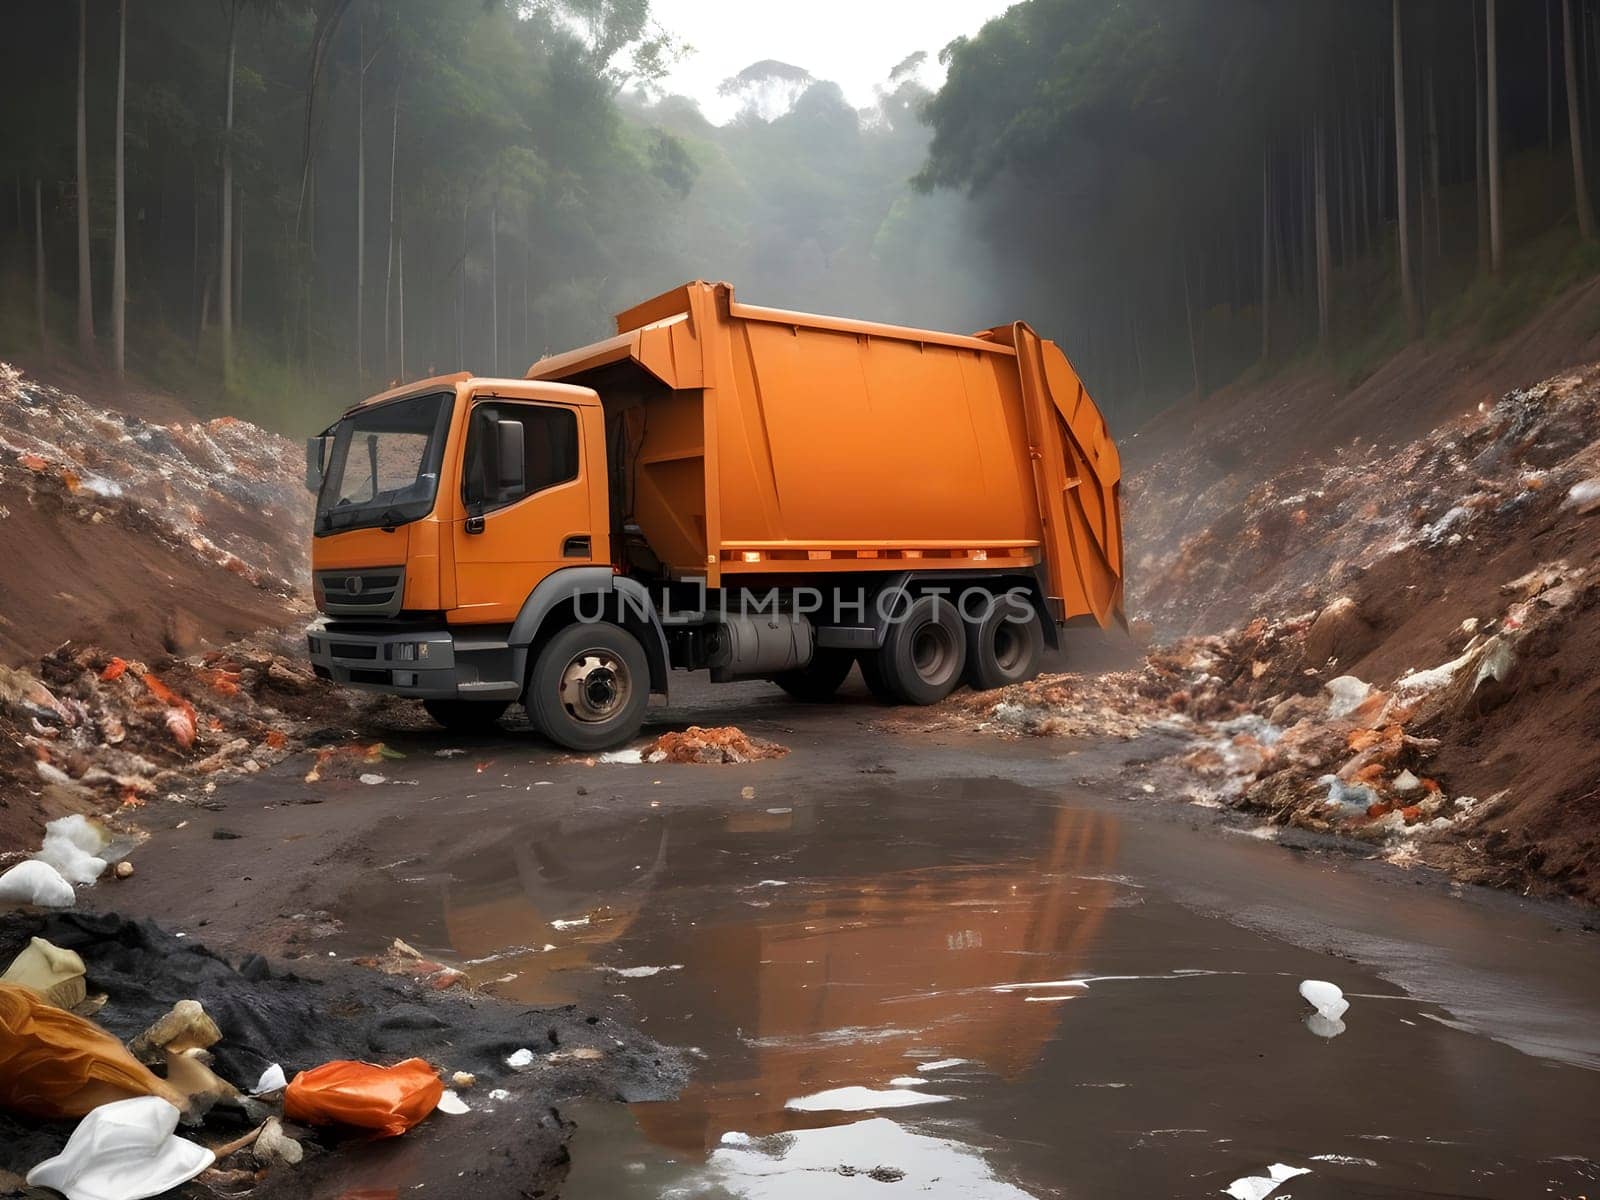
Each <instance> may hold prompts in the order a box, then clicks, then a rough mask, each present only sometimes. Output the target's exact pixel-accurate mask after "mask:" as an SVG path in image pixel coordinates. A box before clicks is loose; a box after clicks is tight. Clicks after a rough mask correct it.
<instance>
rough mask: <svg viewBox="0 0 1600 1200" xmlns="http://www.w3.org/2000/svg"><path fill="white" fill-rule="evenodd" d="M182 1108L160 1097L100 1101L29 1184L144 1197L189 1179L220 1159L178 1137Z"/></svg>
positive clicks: (69, 1193)
mask: <svg viewBox="0 0 1600 1200" xmlns="http://www.w3.org/2000/svg"><path fill="white" fill-rule="evenodd" d="M178 1115H179V1114H178V1110H177V1109H176V1108H174V1107H173V1106H172V1105H170V1104H168V1103H167V1102H166V1101H165V1100H163V1099H161V1098H160V1097H158V1096H139V1097H137V1098H135V1099H133V1100H118V1101H116V1102H115V1103H112V1104H102V1105H101V1106H100V1107H99V1108H97V1109H95V1110H94V1111H93V1112H91V1113H90V1114H89V1115H88V1116H86V1117H84V1118H83V1120H82V1121H80V1122H78V1127H77V1128H76V1129H74V1130H73V1131H72V1136H71V1137H70V1138H69V1139H67V1144H66V1147H65V1149H63V1150H62V1151H61V1153H60V1154H58V1155H56V1156H55V1157H54V1158H48V1159H46V1160H45V1161H44V1162H42V1163H40V1164H39V1165H38V1166H36V1167H34V1168H33V1170H31V1171H29V1172H28V1184H29V1186H31V1187H47V1188H54V1189H55V1190H56V1191H58V1192H61V1193H62V1194H63V1195H65V1196H66V1197H67V1200H145V1198H146V1197H149V1196H159V1195H160V1194H161V1193H162V1192H165V1191H170V1190H171V1189H172V1188H175V1187H177V1186H178V1185H179V1184H180V1183H187V1182H188V1181H189V1180H191V1179H193V1178H194V1177H195V1176H196V1175H198V1174H200V1172H201V1171H204V1170H205V1169H206V1168H207V1167H209V1166H210V1165H211V1164H212V1163H213V1162H215V1161H216V1155H214V1154H212V1153H211V1151H209V1150H207V1149H206V1148H205V1147H204V1146H197V1145H196V1144H195V1143H193V1142H189V1141H185V1140H184V1139H183V1138H180V1137H174V1136H173V1130H175V1129H176V1128H177V1127H178Z"/></svg>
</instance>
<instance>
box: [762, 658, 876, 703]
mask: <svg viewBox="0 0 1600 1200" xmlns="http://www.w3.org/2000/svg"><path fill="white" fill-rule="evenodd" d="M854 665H855V655H853V654H851V653H850V652H849V651H848V650H835V649H832V648H830V647H826V646H819V647H818V648H817V649H816V650H815V651H814V652H813V653H812V655H811V661H810V662H808V663H807V664H806V665H805V666H803V667H801V668H800V669H799V670H797V671H784V672H783V673H782V674H779V675H774V676H773V677H772V682H773V683H775V684H777V685H778V686H779V687H781V688H782V689H783V690H784V691H786V692H788V693H789V695H791V696H793V697H794V698H795V699H796V700H804V701H805V702H806V703H807V704H820V703H822V702H823V701H825V700H832V699H833V694H834V693H835V692H837V691H838V690H839V685H840V684H841V683H843V682H844V677H845V676H846V675H848V674H850V668H851V667H852V666H854Z"/></svg>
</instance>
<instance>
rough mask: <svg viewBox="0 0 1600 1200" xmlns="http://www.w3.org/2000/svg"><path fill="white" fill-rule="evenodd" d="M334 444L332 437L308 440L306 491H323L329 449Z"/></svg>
mask: <svg viewBox="0 0 1600 1200" xmlns="http://www.w3.org/2000/svg"><path fill="white" fill-rule="evenodd" d="M332 442H333V439H332V438H330V437H314V438H307V439H306V491H308V492H320V491H321V490H322V478H323V475H324V473H325V471H326V464H327V461H328V447H329V445H330V444H331V443H332Z"/></svg>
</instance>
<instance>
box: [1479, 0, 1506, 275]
mask: <svg viewBox="0 0 1600 1200" xmlns="http://www.w3.org/2000/svg"><path fill="white" fill-rule="evenodd" d="M1496 3H1497V0H1487V4H1488V7H1487V9H1486V10H1485V11H1486V13H1487V16H1486V23H1485V26H1484V34H1483V36H1484V45H1485V47H1487V55H1486V56H1487V59H1488V64H1489V66H1488V88H1489V107H1488V111H1487V113H1486V114H1485V118H1484V120H1485V123H1486V124H1487V125H1488V128H1489V269H1490V270H1491V271H1492V272H1494V274H1496V275H1498V274H1500V271H1501V269H1502V268H1503V267H1504V266H1505V228H1504V218H1503V215H1502V212H1501V208H1502V203H1501V196H1500V182H1501V181H1500V52H1499V41H1500V38H1499V21H1498V20H1497V19H1496V11H1495V10H1496Z"/></svg>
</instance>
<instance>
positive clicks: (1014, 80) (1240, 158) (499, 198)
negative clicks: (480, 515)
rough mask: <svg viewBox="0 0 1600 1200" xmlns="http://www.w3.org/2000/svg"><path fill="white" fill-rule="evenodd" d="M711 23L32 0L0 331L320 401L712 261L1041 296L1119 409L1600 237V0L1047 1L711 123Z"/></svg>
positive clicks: (482, 9)
mask: <svg viewBox="0 0 1600 1200" xmlns="http://www.w3.org/2000/svg"><path fill="white" fill-rule="evenodd" d="M751 19H752V20H757V19H766V18H762V17H756V16H752V18H751ZM692 52H693V48H692V47H689V46H685V45H683V44H682V43H681V42H680V41H679V39H677V38H676V37H675V35H674V34H673V33H672V31H670V30H668V29H664V28H663V27H662V26H661V24H660V23H659V21H658V20H657V19H656V17H655V16H654V15H653V14H652V12H651V10H650V7H649V4H648V0H520V2H518V3H503V2H500V0H491V2H489V3H485V2H484V0H383V2H382V3H378V2H377V0H165V2H163V3H161V4H154V3H149V2H148V0H143V2H142V0H77V2H75V3H73V2H64V3H48V4H46V3H30V4H24V5H19V6H17V8H16V10H15V11H14V12H13V13H12V14H11V35H10V36H9V37H8V38H7V40H6V42H5V44H4V46H3V47H0V61H3V62H4V65H5V69H6V75H7V78H8V79H9V80H10V81H11V87H12V90H13V94H14V95H28V96H30V97H32V98H33V99H32V102H31V103H30V104H27V105H21V104H12V105H8V106H6V108H5V110H4V111H3V112H0V186H3V188H4V191H3V192H0V196H4V199H5V200H7V201H9V202H8V203H0V349H5V350H7V351H9V352H13V353H18V354H23V355H27V354H75V355H76V356H78V358H79V359H80V360H82V361H86V362H92V363H94V364H96V365H97V366H98V367H102V368H103V369H105V370H107V371H109V372H113V373H117V374H121V373H124V372H132V373H134V374H135V375H136V376H137V377H139V378H141V379H146V380H149V381H151V382H153V383H156V384H159V385H163V386H168V387H172V388H175V389H182V390H184V391H188V392H202V393H206V394H213V395H215V396H216V397H217V399H216V401H215V407H217V408H218V410H219V411H221V410H226V411H236V412H239V413H241V415H246V416H250V417H252V418H253V419H257V420H260V421H263V422H265V423H267V424H271V425H274V426H278V427H281V428H285V429H289V428H295V429H298V428H302V427H304V425H305V424H306V423H307V422H308V421H309V420H311V419H313V418H314V417H315V416H318V415H321V414H323V413H325V412H327V411H329V409H330V408H336V407H338V406H339V405H341V404H343V403H347V402H348V400H349V399H350V398H351V397H352V396H353V395H354V394H357V393H362V392H366V391H370V390H373V389H375V388H377V387H380V386H382V385H384V384H386V383H388V382H390V381H392V380H397V379H405V378H415V377H419V376H421V375H424V374H427V373H430V372H438V371H447V370H454V369H457V368H458V367H466V368H468V369H472V370H475V371H478V372H481V373H494V372H509V373H520V372H521V370H522V369H523V368H524V367H525V366H526V365H527V363H528V362H530V361H531V360H532V359H534V358H536V357H538V356H539V355H540V354H541V353H543V352H545V351H547V350H558V349H561V348H564V347H567V346H569V345H572V344H577V343H579V342H582V341H585V340H589V339H592V338H595V337H598V336H602V335H604V334H605V333H606V332H607V330H608V325H607V319H608V316H609V314H610V313H611V312H613V311H615V310H616V309H618V308H621V307H624V306H626V305H628V304H630V303H633V302H635V301H637V300H638V299H641V298H643V297H645V296H648V295H652V294H655V293H656V292H658V291H661V290H664V289H665V288H667V287H670V286H673V285H674V284H676V283H679V282H682V281H683V280H685V279H688V278H693V277H711V278H727V279H729V280H731V281H732V282H734V283H735V284H736V285H738V286H739V287H740V288H741V290H742V291H743V292H744V294H745V295H747V296H748V297H750V298H752V299H756V300H759V301H760V302H762V303H768V304H775V305H780V306H787V307H796V308H803V309H822V310H827V311H838V312H842V313H845V314H847V315H853V316H866V317H872V318H876V319H884V320H893V321H902V322H908V323H918V324H930V325H937V326H943V327H951V328H979V327H983V326H987V325H992V324H995V323H998V322H1001V321H1006V320H1012V319H1017V318H1023V319H1027V320H1029V321H1030V322H1032V323H1033V324H1035V325H1036V326H1038V327H1039V328H1040V329H1042V330H1043V331H1044V332H1046V333H1047V334H1048V335H1050V336H1053V337H1056V338H1057V339H1059V340H1061V341H1062V342H1063V344H1064V345H1065V346H1066V347H1067V348H1068V351H1069V353H1070V354H1072V356H1073V359H1074V361H1075V362H1076V363H1077V365H1078V366H1079V368H1080V370H1082V372H1083V374H1084V376H1085V378H1086V379H1087V380H1088V381H1089V383H1090V386H1091V388H1092V389H1093V390H1094V391H1095V393H1096V394H1097V395H1098V396H1100V397H1101V400H1102V403H1103V404H1104V405H1105V407H1106V408H1107V409H1108V410H1109V411H1110V412H1111V413H1112V414H1113V416H1114V418H1115V419H1116V420H1118V421H1119V422H1126V421H1128V420H1132V419H1138V418H1140V417H1142V416H1144V415H1147V414H1149V413H1150V412H1152V411H1155V410H1156V409H1158V408H1160V407H1162V406H1164V405H1166V404H1170V403H1172V402H1174V401H1177V400H1180V399H1182V398H1183V397H1185V396H1190V395H1204V394H1206V393H1207V392H1208V391H1210V390H1212V389H1215V388H1217V387H1219V386H1221V385H1223V384H1226V383H1227V382H1229V381H1231V380H1234V379H1238V378H1240V377H1241V376H1247V375H1249V374H1250V373H1252V372H1253V373H1257V374H1261V373H1266V372H1271V371H1273V370H1275V369H1277V368H1279V367H1281V366H1282V365H1283V364H1285V363H1291V362H1296V361H1300V360H1302V359H1304V358H1305V357H1307V356H1320V357H1322V358H1325V359H1326V360H1327V361H1329V362H1330V363H1332V364H1334V365H1335V366H1336V367H1337V368H1338V370H1339V371H1340V372H1341V374H1342V375H1344V376H1346V377H1355V376H1359V374H1360V373H1361V372H1363V371H1365V370H1368V369H1370V368H1371V366H1372V364H1374V363H1375V362H1377V361H1378V360H1379V359H1380V358H1381V357H1382V356H1384V355H1386V354H1388V353H1390V352H1392V351H1394V350H1396V349H1398V348H1399V347H1401V346H1403V345H1404V344H1405V343H1406V342H1407V341H1408V340H1411V339H1416V338H1427V337H1436V336H1440V335H1442V334H1446V333H1449V332H1451V331H1454V330H1457V329H1462V328H1470V329H1475V330H1478V331H1480V332H1481V333H1482V334H1483V335H1484V336H1485V337H1487V338H1493V337H1494V336H1497V335H1499V334H1502V333H1504V332H1507V331H1509V329H1510V328H1512V327H1514V326H1515V325H1516V324H1517V323H1519V322H1520V321H1521V320H1522V319H1524V318H1525V317H1526V316H1527V315H1528V314H1530V313H1531V312H1532V311H1533V309H1534V308H1535V307H1536V306H1537V305H1538V304H1539V303H1541V302H1543V301H1544V300H1547V299H1548V298H1549V297H1551V296H1553V295H1555V294H1556V293H1557V292H1558V291H1559V289H1560V288H1561V287H1563V286H1565V285H1567V284H1569V283H1571V282H1573V281H1574V280H1576V279H1578V278H1580V277H1582V276H1584V275H1587V274H1589V273H1590V272H1592V271H1594V270H1596V269H1597V268H1600V256H1597V255H1596V254H1595V252H1594V248H1593V245H1592V242H1593V235H1594V216H1593V202H1592V200H1591V191H1592V186H1593V183H1594V180H1593V178H1592V175H1593V172H1594V170H1595V160H1596V159H1597V158H1600V154H1596V153H1595V152H1594V148H1593V147H1592V146H1591V145H1590V139H1591V138H1593V136H1594V133H1595V118H1596V116H1597V105H1600V101H1597V92H1600V78H1597V77H1596V76H1597V72H1600V4H1597V3H1595V2H1594V0H1518V2H1516V3H1511V2H1508V0H1498V2H1497V0H1353V2H1352V0H1301V2H1295V3H1288V2H1282V0H1025V2H1023V3H1019V4H1016V5H1014V6H1013V7H1011V8H1010V9H1009V10H1008V11H1007V12H1006V13H1005V14H1004V15H1003V16H1001V17H999V18H996V19H995V20H993V21H990V22H989V23H988V24H986V25H985V26H984V27H983V28H982V29H981V30H978V31H977V32H975V33H974V34H973V35H971V36H970V37H966V38H961V39H958V40H957V41H955V42H954V43H952V44H951V45H949V46H948V47H944V48H942V50H941V48H939V47H931V48H930V50H929V54H930V55H932V56H936V57H937V58H938V60H939V63H940V65H941V66H942V68H943V69H944V71H945V72H946V75H945V78H944V81H943V83H942V85H941V86H939V87H938V90H937V91H931V90H930V89H929V88H928V87H927V86H926V85H925V84H924V83H923V82H922V80H923V79H925V78H927V77H928V76H927V71H926V68H928V67H929V66H930V62H929V61H928V60H927V58H926V56H923V55H918V56H913V58H912V59H908V60H907V61H905V62H902V63H898V64H895V63H886V64H884V68H883V83H882V84H881V86H880V87H879V89H878V98H877V102H876V103H875V104H874V105H872V106H870V107H868V108H865V109H858V108H856V107H853V106H852V105H851V104H850V102H849V101H848V100H847V99H846V97H845V95H844V93H843V92H842V91H841V90H840V88H839V87H838V86H837V85H836V84H834V83H832V82H830V81H828V80H826V79H822V78H816V77H814V76H813V75H812V74H811V73H810V71H809V70H808V69H807V68H806V66H805V64H789V63H785V62H782V61H779V60H767V61H764V62H757V63H753V64H751V66H750V67H749V68H747V69H746V70H745V71H743V72H741V73H740V74H738V75H736V76H734V77H732V78H730V79H728V80H726V81H725V82H724V83H723V84H722V87H723V89H724V90H725V93H727V94H733V95H737V96H740V97H741V98H742V100H743V110H742V112H741V115H740V116H738V117H737V118H736V119H734V120H733V121H731V122H729V123H727V124H725V125H720V126H718V125H713V124H712V123H711V122H709V121H708V120H707V119H706V118H705V117H704V116H703V115H702V114H701V113H700V111H699V109H698V108H697V106H696V105H695V104H694V102H693V101H692V100H689V99H687V98H684V97H681V96H673V95H670V94H667V93H666V91H665V89H664V88H663V87H662V86H661V81H662V79H663V77H664V74H665V72H666V69H667V67H668V65H669V64H670V63H672V62H674V61H676V59H677V57H678V56H681V55H684V54H692ZM5 193H10V195H9V196H6V195H5Z"/></svg>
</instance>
